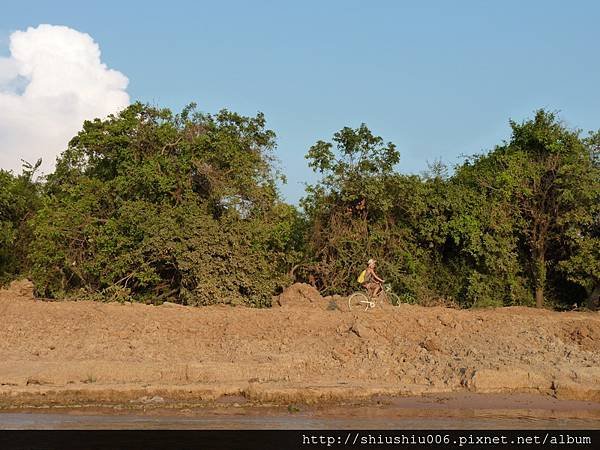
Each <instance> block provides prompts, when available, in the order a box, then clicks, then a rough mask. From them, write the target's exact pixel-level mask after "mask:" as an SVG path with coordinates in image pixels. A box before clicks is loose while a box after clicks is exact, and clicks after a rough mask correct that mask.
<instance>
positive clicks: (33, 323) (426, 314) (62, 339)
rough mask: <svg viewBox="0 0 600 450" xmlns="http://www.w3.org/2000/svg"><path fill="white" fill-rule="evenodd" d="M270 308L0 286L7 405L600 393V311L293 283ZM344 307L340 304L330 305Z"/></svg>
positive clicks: (1, 400) (0, 375)
mask: <svg viewBox="0 0 600 450" xmlns="http://www.w3.org/2000/svg"><path fill="white" fill-rule="evenodd" d="M279 303H280V304H281V306H279V304H278V305H277V306H274V307H273V308H270V309H263V310H257V309H252V308H245V307H230V306H212V307H203V308H188V307H183V306H178V305H173V304H166V305H161V306H147V305H141V304H116V303H113V304H104V303H96V302H87V301H81V302H73V301H69V302H46V301H40V300H34V299H33V298H32V296H31V295H30V292H28V290H27V289H26V286H25V287H23V286H22V285H18V284H15V285H13V286H12V288H11V289H8V290H2V291H0V321H1V322H2V325H1V326H0V408H3V409H12V408H24V407H39V406H76V405H88V406H91V405H95V406H97V407H114V406H120V407H122V406H123V405H126V406H127V407H128V408H144V409H146V408H152V407H157V408H158V407H163V406H166V405H167V404H177V405H178V406H185V405H202V404H215V403H223V402H224V403H225V404H227V403H231V404H244V405H253V404H254V405H289V404H292V403H294V404H296V403H297V404H307V405H308V404H328V403H329V404H341V403H352V402H354V403H356V402H362V401H368V402H371V401H372V399H373V398H377V397H378V396H386V397H399V396H408V395H419V394H429V395H430V394H441V393H449V392H454V393H477V394H478V393H504V394H506V393H528V394H543V395H551V396H554V397H556V398H558V399H571V400H584V401H590V402H600V313H598V312H564V313H558V312H552V311H545V310H542V311H540V310H536V309H530V308H521V307H516V308H501V309H487V310H454V309H447V308H441V307H433V308H423V307H419V306H411V305H400V306H399V307H391V306H388V307H386V308H383V309H374V310H371V311H368V312H362V311H359V312H350V311H348V309H347V305H345V304H344V303H345V302H344V299H343V298H326V299H323V298H321V297H320V296H319V295H318V293H315V292H313V291H312V290H311V289H310V288H309V287H308V286H305V285H304V286H294V287H293V288H292V289H290V290H289V291H288V292H286V293H285V294H284V295H283V296H281V298H280V299H279ZM336 305H337V308H335V306H336Z"/></svg>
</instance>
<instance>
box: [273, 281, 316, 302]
mask: <svg viewBox="0 0 600 450" xmlns="http://www.w3.org/2000/svg"><path fill="white" fill-rule="evenodd" d="M275 304H276V305H278V306H284V307H303V306H321V305H323V304H324V300H323V297H321V294H319V291H318V290H317V289H315V288H314V287H313V286H311V285H310V284H306V283H294V284H292V285H291V286H289V287H287V288H285V290H284V291H283V292H282V293H281V294H280V295H279V296H277V298H276V302H275Z"/></svg>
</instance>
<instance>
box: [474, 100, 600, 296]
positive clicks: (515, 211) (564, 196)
mask: <svg viewBox="0 0 600 450" xmlns="http://www.w3.org/2000/svg"><path fill="white" fill-rule="evenodd" d="M510 124H511V128H512V136H511V139H510V141H509V142H508V143H506V144H505V145H502V146H499V147H497V148H496V149H495V150H494V151H492V152H491V153H490V154H488V155H485V156H480V157H476V158H474V159H473V160H472V161H471V162H470V164H471V165H472V166H473V167H472V169H471V170H473V171H474V172H476V173H475V175H474V176H475V177H476V178H477V180H478V183H479V188H480V189H481V190H482V191H483V192H486V196H487V198H489V199H491V201H492V203H494V204H497V205H498V208H500V210H503V211H506V214H505V216H506V218H505V220H504V221H505V223H512V224H513V225H512V226H514V227H515V233H516V236H517V237H518V242H517V244H518V245H519V246H521V248H522V249H523V251H522V252H521V257H522V260H523V263H524V264H525V267H526V270H527V271H528V273H529V277H530V280H531V285H532V287H533V289H534V291H535V303H536V306H538V307H542V306H543V305H544V293H545V289H546V287H547V286H548V282H549V278H548V277H549V274H554V276H555V277H556V276H557V275H558V273H559V271H560V270H561V268H562V270H563V271H567V272H568V271H569V269H568V268H569V267H571V268H572V267H573V261H580V262H581V261H582V260H581V258H583V255H584V254H588V255H589V256H588V257H587V259H586V269H584V270H585V271H586V274H587V275H586V276H585V277H583V278H582V277H581V276H580V277H577V276H576V275H575V274H574V273H573V271H572V269H570V270H571V275H570V280H571V281H573V282H577V283H580V284H589V283H590V280H589V277H591V276H592V274H593V272H594V270H596V269H594V266H597V264H598V258H597V255H596V256H594V255H593V251H592V250H591V249H589V250H586V249H587V247H586V246H587V245H591V246H592V248H595V245H594V244H593V243H592V242H593V241H590V240H588V239H589V238H590V237H591V234H590V232H591V228H590V227H592V228H593V223H594V221H595V217H596V216H597V208H598V203H599V200H600V184H599V181H600V178H599V171H598V167H597V164H596V165H595V164H594V160H593V157H592V155H591V153H590V148H589V146H588V145H586V142H585V141H584V140H583V139H582V138H581V137H580V132H579V131H577V130H575V131H574V130H570V129H568V128H567V127H566V126H565V125H564V124H563V123H561V122H560V121H559V120H558V119H557V118H556V116H555V115H554V114H552V113H549V112H546V111H544V110H540V111H538V112H537V113H536V115H535V118H534V119H532V120H527V121H525V122H522V123H516V122H513V121H511V122H510ZM510 217H512V220H511V219H510ZM584 236H585V237H584ZM578 241H580V242H579V243H578ZM584 241H585V244H584V245H583V244H582V243H583V242H584ZM512 248H514V243H513V247H512ZM569 261H571V263H569ZM549 269H550V270H549ZM584 278H586V280H585V281H584Z"/></svg>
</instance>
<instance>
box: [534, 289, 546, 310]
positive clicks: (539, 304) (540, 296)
mask: <svg viewBox="0 0 600 450" xmlns="http://www.w3.org/2000/svg"><path fill="white" fill-rule="evenodd" d="M535 306H536V308H543V307H544V288H543V287H541V286H538V287H536V288H535Z"/></svg>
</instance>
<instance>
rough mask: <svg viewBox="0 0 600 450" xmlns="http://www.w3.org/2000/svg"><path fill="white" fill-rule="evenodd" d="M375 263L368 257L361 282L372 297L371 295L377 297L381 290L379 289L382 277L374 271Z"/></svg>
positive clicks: (381, 287)
mask: <svg viewBox="0 0 600 450" xmlns="http://www.w3.org/2000/svg"><path fill="white" fill-rule="evenodd" d="M376 263H377V261H376V260H374V259H373V258H371V259H369V261H367V268H366V270H365V276H364V278H365V280H364V282H363V284H362V285H363V287H364V288H365V289H366V290H367V292H368V293H369V297H371V298H373V297H377V295H378V294H379V293H380V292H381V290H382V289H383V286H382V284H383V281H384V280H383V278H381V277H379V276H378V275H377V274H376V273H375V264H376Z"/></svg>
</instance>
